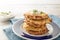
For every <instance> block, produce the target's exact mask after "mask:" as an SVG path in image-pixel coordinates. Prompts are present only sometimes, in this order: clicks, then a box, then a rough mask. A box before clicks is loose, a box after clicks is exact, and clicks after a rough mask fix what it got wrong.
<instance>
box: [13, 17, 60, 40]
mask: <svg viewBox="0 0 60 40" xmlns="http://www.w3.org/2000/svg"><path fill="white" fill-rule="evenodd" d="M22 20H23V18H22ZM19 21H21V20H18V21H16V22H15V23H14V24H13V25H12V31H13V32H14V34H15V35H17V36H19V34H18V33H16V32H15V31H14V25H15V24H16V23H18V22H19ZM54 23H55V22H54ZM59 35H60V33H58V35H56V36H55V37H53V38H50V39H51V40H52V39H55V38H57V37H58V36H59ZM19 37H21V38H23V39H30V38H25V37H23V36H19Z"/></svg>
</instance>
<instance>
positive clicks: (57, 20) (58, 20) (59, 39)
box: [3, 15, 60, 40]
mask: <svg viewBox="0 0 60 40" xmlns="http://www.w3.org/2000/svg"><path fill="white" fill-rule="evenodd" d="M49 17H51V18H52V19H53V21H54V22H55V23H56V24H57V25H58V26H59V27H60V18H58V17H57V16H54V15H49ZM21 19H22V18H20V19H19V20H21ZM17 20H18V19H11V20H10V22H11V25H12V24H13V23H15V22H16V21H17ZM3 31H4V32H5V34H6V36H7V37H8V39H9V40H25V39H22V38H20V37H18V36H17V35H15V34H14V33H13V31H12V28H11V27H9V28H6V29H3ZM53 40H60V36H58V37H57V38H55V39H53Z"/></svg>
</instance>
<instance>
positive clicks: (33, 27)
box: [23, 13, 52, 35]
mask: <svg viewBox="0 0 60 40" xmlns="http://www.w3.org/2000/svg"><path fill="white" fill-rule="evenodd" d="M24 16H25V20H24V23H23V28H24V29H25V30H26V31H27V32H28V33H29V34H33V35H43V34H45V33H47V32H48V31H49V30H48V29H47V27H46V24H48V23H51V22H52V20H51V18H49V16H48V15H47V14H45V13H42V14H38V13H37V14H32V13H25V14H24Z"/></svg>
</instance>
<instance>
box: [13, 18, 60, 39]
mask: <svg viewBox="0 0 60 40" xmlns="http://www.w3.org/2000/svg"><path fill="white" fill-rule="evenodd" d="M23 20H24V19H21V20H19V21H17V22H16V23H15V24H13V26H12V30H13V32H14V33H15V34H16V35H17V36H19V37H21V38H24V39H27V40H28V39H31V38H27V37H24V36H22V35H24V34H23V33H22V29H21V28H20V27H22V26H21V25H22V24H23ZM48 27H49V30H50V32H49V33H50V34H51V35H52V38H49V39H55V38H56V37H58V36H59V33H60V28H59V27H58V25H57V24H55V23H54V22H52V23H51V24H50V26H48Z"/></svg>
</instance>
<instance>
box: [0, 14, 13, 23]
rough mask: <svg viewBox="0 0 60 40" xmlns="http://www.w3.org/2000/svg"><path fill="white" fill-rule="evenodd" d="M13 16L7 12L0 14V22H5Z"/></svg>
mask: <svg viewBox="0 0 60 40" xmlns="http://www.w3.org/2000/svg"><path fill="white" fill-rule="evenodd" d="M12 18H14V15H12V14H9V15H0V22H5V21H8V20H10V19H12Z"/></svg>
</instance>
